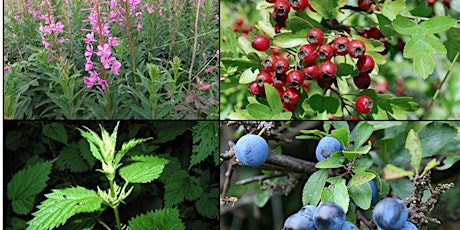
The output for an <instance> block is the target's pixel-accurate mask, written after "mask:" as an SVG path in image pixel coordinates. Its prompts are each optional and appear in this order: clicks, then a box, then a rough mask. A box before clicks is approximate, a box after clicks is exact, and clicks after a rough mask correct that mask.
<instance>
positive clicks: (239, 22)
mask: <svg viewBox="0 0 460 230" xmlns="http://www.w3.org/2000/svg"><path fill="white" fill-rule="evenodd" d="M231 28H232V30H233V32H235V33H237V34H239V35H240V36H242V37H245V38H247V37H248V34H249V33H250V32H251V31H252V29H254V27H253V26H252V25H250V24H246V23H244V20H243V19H242V18H238V19H236V20H235V22H234V23H233V24H232V26H231Z"/></svg>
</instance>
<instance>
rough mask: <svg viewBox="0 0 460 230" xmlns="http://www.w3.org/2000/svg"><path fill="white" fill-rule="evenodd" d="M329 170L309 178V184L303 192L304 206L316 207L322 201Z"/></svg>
mask: <svg viewBox="0 0 460 230" xmlns="http://www.w3.org/2000/svg"><path fill="white" fill-rule="evenodd" d="M327 171H328V170H327V169H320V170H318V171H316V172H314V173H313V174H311V175H310V178H308V181H307V183H305V186H304V187H303V190H302V204H303V205H308V204H311V205H314V206H316V205H317V204H318V203H319V201H320V199H321V190H322V189H323V187H324V185H326V180H327V177H328V174H327Z"/></svg>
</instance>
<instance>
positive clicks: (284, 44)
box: [273, 30, 307, 48]
mask: <svg viewBox="0 0 460 230" xmlns="http://www.w3.org/2000/svg"><path fill="white" fill-rule="evenodd" d="M302 31H303V36H300V34H302ZM302 31H300V32H297V33H292V32H285V33H279V34H277V35H275V38H274V40H273V45H275V46H277V47H279V48H292V47H297V46H300V45H302V44H305V43H307V38H306V37H305V34H306V33H307V31H306V30H305V31H304V30H302Z"/></svg>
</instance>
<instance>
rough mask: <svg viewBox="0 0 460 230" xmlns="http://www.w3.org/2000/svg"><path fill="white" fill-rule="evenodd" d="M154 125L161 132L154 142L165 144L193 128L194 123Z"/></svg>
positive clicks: (159, 123)
mask: <svg viewBox="0 0 460 230" xmlns="http://www.w3.org/2000/svg"><path fill="white" fill-rule="evenodd" d="M154 124H155V127H156V129H157V130H159V131H158V134H157V136H156V138H155V139H154V140H153V141H152V142H153V143H155V144H163V143H166V142H168V141H171V140H174V139H175V138H176V137H178V136H180V135H182V134H184V133H185V132H187V131H188V130H189V129H190V128H191V126H193V123H192V122H188V121H175V122H158V123H154Z"/></svg>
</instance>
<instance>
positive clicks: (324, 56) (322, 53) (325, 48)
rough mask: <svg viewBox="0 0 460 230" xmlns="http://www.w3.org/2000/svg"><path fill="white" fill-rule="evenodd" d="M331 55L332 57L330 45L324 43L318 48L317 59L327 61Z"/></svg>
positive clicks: (332, 52)
mask: <svg viewBox="0 0 460 230" xmlns="http://www.w3.org/2000/svg"><path fill="white" fill-rule="evenodd" d="M332 55H334V50H333V49H332V46H331V45H329V44H327V43H326V44H323V45H322V46H320V47H319V48H318V56H319V59H321V60H323V61H329V60H330V59H331V57H332Z"/></svg>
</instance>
